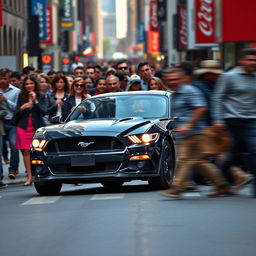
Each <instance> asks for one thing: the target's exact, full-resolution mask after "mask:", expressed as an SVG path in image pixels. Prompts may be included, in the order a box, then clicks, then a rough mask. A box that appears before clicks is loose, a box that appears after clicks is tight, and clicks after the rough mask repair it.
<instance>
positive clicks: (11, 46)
mask: <svg viewBox="0 0 256 256" xmlns="http://www.w3.org/2000/svg"><path fill="white" fill-rule="evenodd" d="M27 11H28V6H27V0H19V1H15V0H0V65H1V67H3V66H8V67H9V68H12V69H14V70H18V71H21V69H22V68H23V54H24V53H26V50H27V49H26V39H27V32H28V31H27Z"/></svg>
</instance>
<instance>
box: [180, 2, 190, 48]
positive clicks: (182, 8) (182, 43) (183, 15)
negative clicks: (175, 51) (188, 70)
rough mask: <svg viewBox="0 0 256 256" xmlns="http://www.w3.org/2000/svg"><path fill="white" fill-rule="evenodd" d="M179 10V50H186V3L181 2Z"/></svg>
mask: <svg viewBox="0 0 256 256" xmlns="http://www.w3.org/2000/svg"><path fill="white" fill-rule="evenodd" d="M178 10H179V13H178V15H179V42H178V44H179V50H180V51H185V50H186V49H187V38H188V36H187V13H186V12H187V8H186V5H185V4H180V5H179V7H178Z"/></svg>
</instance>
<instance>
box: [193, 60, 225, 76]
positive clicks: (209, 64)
mask: <svg viewBox="0 0 256 256" xmlns="http://www.w3.org/2000/svg"><path fill="white" fill-rule="evenodd" d="M206 73H212V74H218V75H219V74H222V73H223V70H222V69H220V63H219V61H217V60H202V61H200V68H198V69H196V70H195V71H194V75H203V74H206Z"/></svg>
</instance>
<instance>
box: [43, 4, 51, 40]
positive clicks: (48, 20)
mask: <svg viewBox="0 0 256 256" xmlns="http://www.w3.org/2000/svg"><path fill="white" fill-rule="evenodd" d="M40 43H41V44H52V43H53V38H52V7H47V8H46V40H45V41H40Z"/></svg>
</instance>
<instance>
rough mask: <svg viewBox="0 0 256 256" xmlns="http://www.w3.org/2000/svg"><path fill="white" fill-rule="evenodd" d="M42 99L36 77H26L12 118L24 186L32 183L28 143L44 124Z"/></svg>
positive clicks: (43, 102) (44, 109) (44, 110)
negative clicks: (21, 155)
mask: <svg viewBox="0 0 256 256" xmlns="http://www.w3.org/2000/svg"><path fill="white" fill-rule="evenodd" d="M44 99H45V98H44V97H41V96H40V91H39V85H38V82H37V79H36V77H35V76H28V77H26V78H25V79H24V83H23V87H22V90H21V93H20V95H19V99H18V104H17V108H16V111H15V113H14V118H13V119H14V120H15V122H16V123H17V142H16V148H17V149H19V150H21V151H22V154H23V161H24V166H25V168H26V173H27V180H26V182H25V183H24V186H29V185H31V183H32V174H31V163H30V145H31V143H32V138H33V135H34V133H35V131H36V130H37V129H38V128H40V127H42V126H45V123H44V120H43V117H44V115H45V113H46V104H45V101H44Z"/></svg>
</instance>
